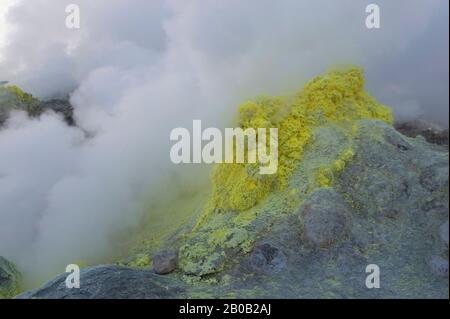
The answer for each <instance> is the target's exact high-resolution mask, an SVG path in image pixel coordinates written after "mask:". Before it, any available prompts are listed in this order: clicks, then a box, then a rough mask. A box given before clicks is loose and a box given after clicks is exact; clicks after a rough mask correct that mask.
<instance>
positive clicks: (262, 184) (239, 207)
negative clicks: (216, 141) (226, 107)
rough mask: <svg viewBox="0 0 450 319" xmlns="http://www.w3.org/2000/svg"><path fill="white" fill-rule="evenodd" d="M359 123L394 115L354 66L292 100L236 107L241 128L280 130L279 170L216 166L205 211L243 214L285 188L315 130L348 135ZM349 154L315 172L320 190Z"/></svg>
mask: <svg viewBox="0 0 450 319" xmlns="http://www.w3.org/2000/svg"><path fill="white" fill-rule="evenodd" d="M360 119H379V120H383V121H385V122H388V123H392V114H391V111H390V109H388V108H387V107H385V106H383V105H381V104H379V103H378V102H377V101H376V100H375V99H374V98H372V97H371V96H370V95H369V94H368V93H367V92H365V91H364V76H363V71H362V70H361V69H359V68H356V67H352V68H349V69H345V70H333V71H330V72H328V73H326V74H325V75H323V76H319V77H316V78H315V79H313V80H312V81H311V82H309V83H308V84H307V85H306V86H305V87H304V88H303V89H302V90H301V91H300V92H299V93H298V94H297V95H296V96H294V97H293V98H291V99H285V98H280V97H275V98H272V97H264V98H260V99H257V100H256V101H252V102H247V103H244V104H243V105H241V106H240V107H239V119H238V125H239V126H240V127H242V128H243V129H245V128H249V127H252V128H255V129H256V128H271V127H276V128H278V132H279V135H278V145H279V166H278V171H277V173H276V174H273V175H259V174H258V173H257V169H255V167H254V166H255V164H218V165H216V166H215V167H214V168H213V172H212V191H213V193H212V198H211V201H210V203H209V205H208V208H207V209H206V212H205V213H206V214H208V212H210V211H212V210H217V209H218V210H222V211H245V210H248V209H250V208H252V207H253V206H255V205H256V204H257V203H259V202H260V201H261V200H263V199H264V198H265V197H266V196H267V195H268V194H269V193H270V192H273V191H277V190H283V189H284V188H286V186H287V184H288V180H289V177H290V176H291V174H292V172H293V170H294V168H295V167H297V165H298V163H299V161H300V160H301V159H302V153H303V149H304V147H305V145H306V144H307V143H308V141H309V140H310V138H311V136H312V134H311V133H312V130H313V129H314V128H316V127H319V126H327V125H330V124H337V125H342V126H344V127H348V129H349V131H350V132H351V131H352V130H355V127H354V125H353V122H354V121H356V120H360ZM352 156H353V151H352V150H351V149H349V150H346V151H345V152H343V154H341V156H340V157H339V158H338V159H337V160H336V162H335V163H334V165H333V166H332V167H323V168H321V169H319V171H318V173H317V183H318V186H330V185H331V183H332V178H331V177H330V176H332V175H333V173H338V172H340V171H341V170H342V169H343V168H344V166H345V163H346V162H347V161H349V160H350V159H351V158H352ZM204 217H206V216H204ZM203 219H204V218H202V219H201V220H203Z"/></svg>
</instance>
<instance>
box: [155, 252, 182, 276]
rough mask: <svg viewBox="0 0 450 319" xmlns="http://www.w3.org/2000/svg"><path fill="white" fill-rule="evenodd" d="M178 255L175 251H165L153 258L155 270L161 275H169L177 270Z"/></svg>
mask: <svg viewBox="0 0 450 319" xmlns="http://www.w3.org/2000/svg"><path fill="white" fill-rule="evenodd" d="M177 265H178V253H177V252H176V251H173V250H163V251H160V252H158V253H157V254H156V255H155V256H153V270H154V271H155V272H156V273H157V274H160V275H164V274H168V273H170V272H172V271H174V270H175V268H177Z"/></svg>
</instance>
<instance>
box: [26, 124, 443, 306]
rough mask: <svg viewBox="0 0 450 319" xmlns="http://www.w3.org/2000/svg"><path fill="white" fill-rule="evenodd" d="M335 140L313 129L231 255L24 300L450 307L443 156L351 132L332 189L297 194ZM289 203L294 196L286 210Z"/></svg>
mask: <svg viewBox="0 0 450 319" xmlns="http://www.w3.org/2000/svg"><path fill="white" fill-rule="evenodd" d="M341 132H342V131H341V130H340V129H339V128H338V127H324V128H318V129H316V130H315V132H314V137H313V139H312V142H311V143H310V144H309V146H308V147H307V148H306V150H305V155H304V160H303V161H302V165H301V166H299V167H298V168H297V169H296V171H295V172H294V174H293V176H292V178H291V182H290V187H289V188H288V189H287V190H286V191H284V192H282V193H279V194H273V195H272V196H271V197H269V198H268V199H267V200H266V201H265V202H264V203H262V204H261V205H258V206H257V207H256V208H255V211H256V212H254V213H253V215H252V218H251V219H250V218H249V219H248V223H247V224H245V226H242V227H241V228H238V225H244V224H241V223H239V224H238V223H237V224H236V225H237V226H236V228H235V229H233V231H232V232H230V233H228V234H227V235H226V236H227V237H226V239H225V242H226V243H228V244H227V245H220V246H217V245H213V247H214V249H215V250H214V252H212V253H211V252H208V254H209V257H208V256H204V258H203V259H202V257H203V256H202V254H198V255H197V257H198V258H197V259H196V258H194V257H195V256H194V257H193V258H191V259H189V260H188V261H187V260H183V258H186V257H183V253H182V252H181V253H180V258H179V259H180V260H179V265H178V268H177V269H176V270H175V271H174V272H172V273H170V274H168V275H165V276H161V275H157V274H155V273H154V272H152V271H150V270H142V269H132V268H126V267H119V266H97V267H94V268H88V269H84V270H83V272H82V276H81V288H80V289H72V290H69V289H66V288H65V286H64V278H65V277H64V276H62V277H59V278H56V279H55V280H54V281H52V282H50V283H48V284H46V285H45V286H43V287H42V288H40V289H37V290H34V291H31V292H28V293H26V294H24V295H22V296H21V297H26V298H83V297H90V298H105V297H110V298H140V297H149V298H177V297H188V298H196V297H238V298H251V297H256V298H367V297H368V298H372V297H374V298H419V297H420V298H422V297H424V298H448V151H447V149H446V148H445V147H441V146H438V145H432V144H429V143H427V142H426V141H425V139H424V138H422V137H418V138H415V139H413V138H409V137H405V136H404V135H402V134H400V133H398V132H397V131H396V130H395V129H394V128H392V127H391V126H390V125H387V124H385V123H383V122H380V121H376V120H375V121H359V122H358V132H357V134H356V135H355V136H354V137H353V138H352V140H351V141H349V142H348V143H352V149H353V150H354V155H353V158H352V160H351V161H348V163H346V165H345V167H344V168H343V169H342V171H340V172H339V173H336V172H334V173H333V172H332V173H330V174H331V176H329V178H331V179H333V182H332V186H330V187H320V188H318V189H316V190H314V191H313V192H311V193H308V192H306V191H304V190H306V189H307V188H308V185H307V178H306V177H307V176H308V175H309V173H308V172H309V170H311V169H312V167H313V166H317V165H318V164H317V156H320V157H321V158H322V160H323V161H324V163H325V162H327V161H329V160H330V159H332V158H336V156H338V155H339V154H341V153H342V150H343V149H346V148H347V146H348V145H346V143H347V142H345V141H346V139H345V137H344V136H343V135H341ZM317 150H320V154H317ZM322 164H323V163H322ZM292 189H297V190H298V191H297V192H292ZM286 194H287V195H288V196H291V197H296V198H294V199H293V200H292V203H289V202H288V201H287V200H286V197H285V196H286ZM298 199H299V200H298ZM295 205H297V206H295ZM217 218H220V219H221V220H222V219H225V220H226V219H228V220H232V219H233V218H236V213H233V212H228V213H224V214H222V215H220V216H219V217H217ZM241 218H244V217H241ZM221 220H220V221H216V222H215V223H208V225H209V226H208V227H205V228H203V229H202V228H200V229H199V230H197V231H195V232H193V233H192V234H190V235H189V236H186V235H180V234H176V235H174V236H173V238H172V239H171V240H168V241H167V243H166V245H165V248H166V249H172V250H175V251H176V250H181V251H182V250H183V249H187V248H183V247H194V248H193V250H195V247H197V248H199V247H203V248H202V249H206V250H207V247H206V246H207V245H208V244H207V243H206V244H205V242H204V241H205V239H207V238H209V237H208V236H207V234H208V233H211V232H214V231H217V230H216V229H214V225H215V224H216V225H221ZM446 223H447V224H446ZM249 239H252V240H251V241H249ZM246 241H248V244H246V245H240V243H244V242H246ZM202 245H203V246H202ZM247 245H248V249H246V248H247ZM368 264H377V265H378V266H379V267H380V273H381V288H379V289H368V288H366V286H365V278H366V276H367V274H366V273H365V268H366V266H367V265H368ZM149 269H150V268H149Z"/></svg>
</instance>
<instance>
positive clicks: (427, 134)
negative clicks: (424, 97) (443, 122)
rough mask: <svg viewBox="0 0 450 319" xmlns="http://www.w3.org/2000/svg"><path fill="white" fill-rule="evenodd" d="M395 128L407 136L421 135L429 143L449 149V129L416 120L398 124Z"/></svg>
mask: <svg viewBox="0 0 450 319" xmlns="http://www.w3.org/2000/svg"><path fill="white" fill-rule="evenodd" d="M395 128H396V129H397V130H398V131H399V132H400V133H402V134H404V135H406V136H409V137H417V136H419V135H420V136H422V137H423V138H425V139H426V140H427V142H429V143H432V144H438V145H447V147H448V129H447V130H445V129H442V128H441V127H440V126H438V125H436V124H433V123H430V122H427V121H424V120H414V121H409V122H400V123H397V124H396V125H395Z"/></svg>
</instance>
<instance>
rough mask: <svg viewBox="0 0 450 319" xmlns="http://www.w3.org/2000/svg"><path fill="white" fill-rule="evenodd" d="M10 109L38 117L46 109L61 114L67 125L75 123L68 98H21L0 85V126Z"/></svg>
mask: <svg viewBox="0 0 450 319" xmlns="http://www.w3.org/2000/svg"><path fill="white" fill-rule="evenodd" d="M12 111H24V112H26V113H27V114H28V115H29V116H30V117H39V116H41V115H42V114H44V113H45V112H47V111H53V112H55V113H57V114H60V115H62V117H63V118H64V120H65V121H66V123H67V124H69V125H75V120H74V117H73V107H72V106H71V104H70V102H69V100H68V99H52V100H48V101H40V100H38V99H36V98H34V97H32V96H31V95H29V96H28V98H27V99H21V98H19V97H18V96H17V95H16V94H14V93H13V92H11V91H10V90H9V89H8V88H5V87H3V86H1V85H0V127H1V126H2V125H3V124H4V123H5V122H6V120H7V119H8V117H9V114H10V113H11V112H12Z"/></svg>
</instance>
